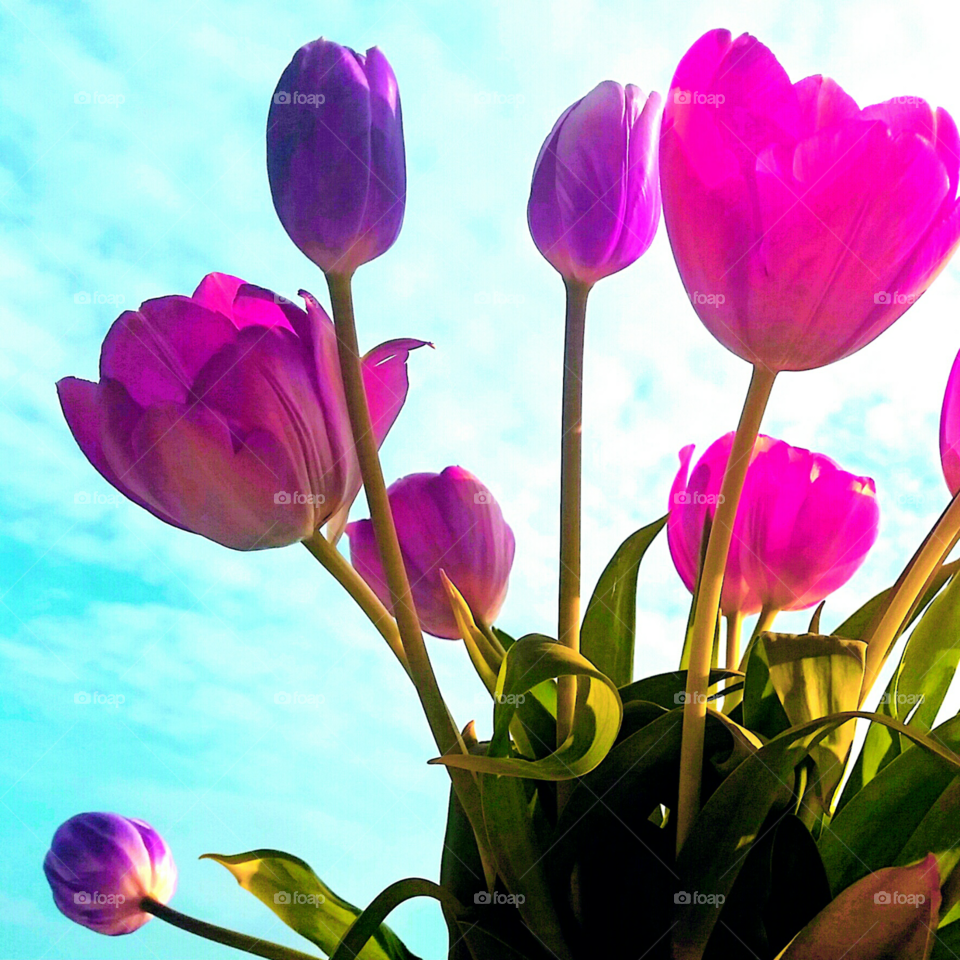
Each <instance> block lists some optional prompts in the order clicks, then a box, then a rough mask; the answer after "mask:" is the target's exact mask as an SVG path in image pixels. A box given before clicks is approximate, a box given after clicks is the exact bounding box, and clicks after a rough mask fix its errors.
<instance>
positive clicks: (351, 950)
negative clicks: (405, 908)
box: [330, 877, 466, 960]
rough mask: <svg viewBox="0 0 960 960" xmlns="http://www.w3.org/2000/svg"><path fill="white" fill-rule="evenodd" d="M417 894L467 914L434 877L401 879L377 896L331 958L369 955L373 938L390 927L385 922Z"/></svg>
mask: <svg viewBox="0 0 960 960" xmlns="http://www.w3.org/2000/svg"><path fill="white" fill-rule="evenodd" d="M414 897H432V898H433V899H434V900H437V901H438V902H439V903H440V904H442V906H443V908H444V910H445V911H447V912H449V913H450V914H451V915H453V916H462V915H463V914H465V913H466V910H465V908H464V906H463V904H462V903H460V902H459V901H458V900H457V899H456V897H454V896H453V895H452V894H451V893H449V891H447V890H445V889H444V888H443V887H442V886H440V884H438V883H434V882H433V881H432V880H424V879H423V878H422V877H407V879H406V880H397V881H396V882H395V883H391V884H390V886H389V887H387V888H386V889H385V890H383V891H381V892H380V893H379V894H378V895H377V896H376V897H374V899H373V900H372V901H371V902H370V905H369V906H368V907H367V908H366V910H364V911H363V913H361V914H360V916H359V917H358V918H357V919H356V921H355V922H354V924H353V926H352V927H350V930H349V932H348V933H347V935H346V936H345V937H344V938H343V939H342V940H341V941H340V945H339V946H338V947H337V948H336V950H334V952H333V953H332V954H330V960H354V958H355V957H364V956H366V954H365V952H364V951H365V950H366V949H367V946H368V945H369V943H370V942H371V938H376V937H377V935H378V932H379V931H380V930H383V929H387V928H386V927H384V926H383V921H384V920H386V918H387V917H388V916H389V914H390V913H391V912H392V911H393V910H395V909H396V908H397V907H399V906H400V904H401V903H406V901H407V900H411V899H413V898H414Z"/></svg>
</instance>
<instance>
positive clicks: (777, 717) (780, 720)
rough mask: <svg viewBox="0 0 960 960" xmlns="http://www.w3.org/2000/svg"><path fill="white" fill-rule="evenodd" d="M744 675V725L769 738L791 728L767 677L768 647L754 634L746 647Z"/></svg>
mask: <svg viewBox="0 0 960 960" xmlns="http://www.w3.org/2000/svg"><path fill="white" fill-rule="evenodd" d="M746 666H747V675H746V679H745V680H744V681H743V702H742V704H741V706H742V708H743V725H744V726H745V727H746V728H747V729H748V730H755V731H756V732H757V733H759V734H761V735H763V736H764V737H767V738H768V739H772V738H773V737H775V736H777V734H779V733H783V731H784V730H788V729H789V728H790V719H789V718H788V717H787V713H786V711H785V710H784V709H783V704H782V703H781V702H780V697H778V696H777V691H776V690H775V689H774V686H773V681H772V680H771V679H770V664H769V663H768V662H767V648H766V645H765V644H762V643H761V642H760V637H755V638H754V639H753V640H752V641H751V643H750V646H749V649H748V651H747V664H746Z"/></svg>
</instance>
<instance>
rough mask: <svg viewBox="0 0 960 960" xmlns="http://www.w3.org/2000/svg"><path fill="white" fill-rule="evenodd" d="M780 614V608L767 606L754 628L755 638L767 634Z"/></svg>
mask: <svg viewBox="0 0 960 960" xmlns="http://www.w3.org/2000/svg"><path fill="white" fill-rule="evenodd" d="M779 613H780V608H779V607H773V606H771V605H770V604H767V605H766V606H765V607H764V608H763V609H762V610H761V611H760V616H759V617H757V623H756V626H755V627H754V628H753V635H752V637H751V639H752V638H753V637H759V636H760V634H761V633H767V632H768V631H769V630H770V628H771V627H772V626H773V621H774V620H776V619H777V614H779Z"/></svg>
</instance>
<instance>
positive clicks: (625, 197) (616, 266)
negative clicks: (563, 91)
mask: <svg viewBox="0 0 960 960" xmlns="http://www.w3.org/2000/svg"><path fill="white" fill-rule="evenodd" d="M659 129H660V95H659V94H658V93H651V94H650V95H649V96H648V97H646V98H644V96H643V93H642V92H641V91H640V89H639V88H638V87H635V86H634V85H633V84H627V86H626V88H624V87H621V86H620V84H619V83H614V82H613V81H612V80H606V81H604V82H603V83H601V84H599V85H598V86H597V87H595V88H594V89H593V90H592V91H591V92H590V93H588V94H587V95H586V96H585V97H583V98H582V99H581V100H578V101H577V102H576V103H575V104H573V106H571V107H568V108H567V109H566V110H565V111H564V113H563V114H562V115H561V116H560V119H559V120H558V121H557V122H556V124H555V125H554V127H553V130H552V131H551V132H550V136H548V137H547V139H546V140H545V141H544V144H543V146H542V147H541V148H540V155H539V156H538V157H537V163H536V166H535V167H534V171H533V184H532V186H531V188H530V202H529V204H528V206H527V221H528V223H529V225H530V233H531V235H532V236H533V241H534V243H535V244H536V245H537V249H538V250H539V251H540V252H541V253H542V254H543V256H544V257H545V258H546V259H547V260H548V261H549V262H550V263H551V264H552V265H553V266H554V267H555V268H556V269H557V270H558V271H559V272H560V274H561V275H562V276H563V277H564V278H565V279H568V280H570V279H573V280H578V281H580V282H582V283H585V284H593V283H596V281H597V280H600V279H602V278H603V277H607V276H609V275H610V274H611V273H616V272H617V271H619V270H623V269H624V267H629V266H630V264H631V263H633V262H634V260H636V259H637V258H638V257H639V256H640V255H641V254H643V253H644V252H645V251H646V249H647V248H648V247H649V246H650V244H651V243H652V241H653V237H654V234H655V233H656V232H657V225H658V224H659V222H660V181H659V176H658V173H657V162H658V161H657V136H658V133H659Z"/></svg>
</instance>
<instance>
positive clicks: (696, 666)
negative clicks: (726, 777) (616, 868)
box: [677, 366, 776, 853]
mask: <svg viewBox="0 0 960 960" xmlns="http://www.w3.org/2000/svg"><path fill="white" fill-rule="evenodd" d="M775 379H776V373H775V372H772V371H770V370H767V369H766V368H765V367H761V366H755V367H754V369H753V376H752V377H751V379H750V387H749V389H748V390H747V398H746V400H745V402H744V405H743V413H742V414H741V415H740V423H739V425H738V426H737V432H736V435H735V436H734V439H733V447H732V449H731V450H730V458H729V460H728V462H727V468H726V470H725V471H724V474H723V483H722V485H721V487H720V496H719V498H718V502H717V511H716V514H715V515H714V518H713V526H712V529H711V531H710V540H709V542H708V544H707V553H706V556H705V558H704V562H703V572H702V574H701V577H700V586H699V589H698V591H697V603H696V610H695V611H694V615H693V629H692V631H691V638H690V663H689V666H688V669H687V696H686V701H685V703H684V706H683V731H682V742H681V747H680V783H679V792H678V797H677V852H678V853H679V851H680V849H681V848H682V847H683V844H684V841H685V840H686V839H687V835H688V834H689V833H690V829H691V827H692V826H693V822H694V820H695V819H696V817H697V814H698V813H699V812H700V775H701V770H702V767H703V739H704V729H705V726H706V716H707V694H708V691H709V680H710V656H711V653H712V651H713V638H714V633H715V630H716V623H717V615H718V613H719V610H720V593H721V590H722V589H723V572H724V569H725V568H726V565H727V554H728V553H729V551H730V541H731V539H732V537H733V522H734V520H735V519H736V516H737V505H738V504H739V502H740V493H741V492H742V490H743V483H744V480H746V477H747V468H748V467H749V466H750V458H751V455H752V453H753V445H754V443H755V441H756V439H757V434H758V433H759V432H760V422H761V421H762V419H763V412H764V410H765V409H766V406H767V400H768V399H769V397H770V391H771V389H772V388H773V381H774V380H775Z"/></svg>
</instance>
